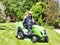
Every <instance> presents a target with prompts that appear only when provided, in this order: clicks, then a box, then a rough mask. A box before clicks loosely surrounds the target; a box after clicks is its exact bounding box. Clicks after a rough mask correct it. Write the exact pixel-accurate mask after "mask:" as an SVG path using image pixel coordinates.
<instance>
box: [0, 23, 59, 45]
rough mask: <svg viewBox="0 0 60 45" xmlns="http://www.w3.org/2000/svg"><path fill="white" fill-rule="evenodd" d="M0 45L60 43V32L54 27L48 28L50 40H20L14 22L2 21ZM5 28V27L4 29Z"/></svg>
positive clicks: (49, 44) (54, 44)
mask: <svg viewBox="0 0 60 45" xmlns="http://www.w3.org/2000/svg"><path fill="white" fill-rule="evenodd" d="M0 28H1V29H0V45H60V34H58V33H56V32H55V31H54V29H53V28H49V27H47V29H48V36H49V42H48V43H43V42H37V43H33V42H32V41H31V40H27V39H26V40H25V39H24V40H19V39H17V38H16V37H15V36H16V31H15V30H14V23H0ZM3 28H4V29H3Z"/></svg>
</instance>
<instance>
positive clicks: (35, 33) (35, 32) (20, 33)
mask: <svg viewBox="0 0 60 45" xmlns="http://www.w3.org/2000/svg"><path fill="white" fill-rule="evenodd" d="M16 29H17V34H16V37H17V38H18V39H24V38H29V39H31V41H32V42H34V43H35V42H37V41H43V42H48V35H47V30H46V29H45V28H43V27H41V26H39V25H36V24H34V25H33V26H32V29H31V33H30V35H28V34H27V32H28V30H27V29H26V28H25V27H24V26H23V22H17V23H16Z"/></svg>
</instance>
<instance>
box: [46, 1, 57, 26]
mask: <svg viewBox="0 0 60 45" xmlns="http://www.w3.org/2000/svg"><path fill="white" fill-rule="evenodd" d="M46 4H47V5H46V11H45V15H46V23H48V24H50V25H51V24H53V23H54V22H55V20H56V18H55V17H56V16H57V15H58V2H56V1H55V0H47V1H46Z"/></svg>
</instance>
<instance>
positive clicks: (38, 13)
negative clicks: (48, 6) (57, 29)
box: [30, 2, 45, 24]
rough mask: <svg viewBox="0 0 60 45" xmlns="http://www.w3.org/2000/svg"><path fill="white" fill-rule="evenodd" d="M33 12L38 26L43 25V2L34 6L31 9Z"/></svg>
mask: <svg viewBox="0 0 60 45" xmlns="http://www.w3.org/2000/svg"><path fill="white" fill-rule="evenodd" d="M30 10H31V11H32V12H33V17H34V19H35V20H36V21H38V23H39V24H41V23H43V19H44V17H45V15H44V12H45V3H44V2H38V3H37V4H36V5H34V6H33V7H32V8H31V9H30Z"/></svg>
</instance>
